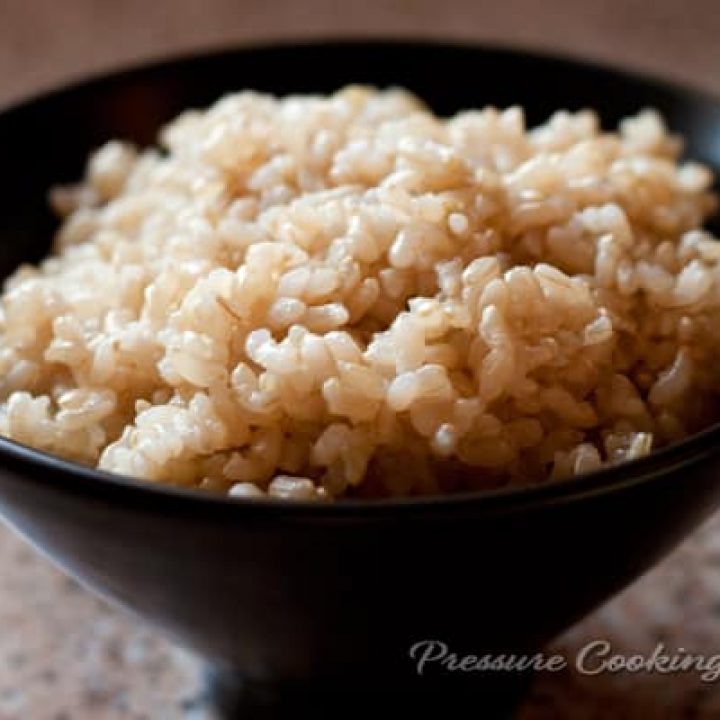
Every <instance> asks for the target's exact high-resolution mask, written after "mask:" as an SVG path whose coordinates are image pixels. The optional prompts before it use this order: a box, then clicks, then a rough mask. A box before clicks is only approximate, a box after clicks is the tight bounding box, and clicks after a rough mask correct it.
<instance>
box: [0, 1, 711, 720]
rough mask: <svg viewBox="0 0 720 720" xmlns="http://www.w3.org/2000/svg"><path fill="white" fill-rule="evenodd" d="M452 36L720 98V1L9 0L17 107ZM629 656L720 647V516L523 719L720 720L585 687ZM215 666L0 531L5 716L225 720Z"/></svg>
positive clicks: (684, 702)
mask: <svg viewBox="0 0 720 720" xmlns="http://www.w3.org/2000/svg"><path fill="white" fill-rule="evenodd" d="M339 34H342V35H372V34H382V35H386V36H387V35H392V36H419V35H424V36H430V35H435V36H442V37H454V38H469V39H481V40H489V41H492V42H502V43H510V44H516V45H527V46H534V47H540V48H545V49H550V50H553V51H560V52H565V53H567V52H570V53H574V54H579V55H584V56H588V57H592V58H598V59H601V60H606V61H609V62H612V63H614V64H618V65H623V66H628V67H632V68H636V69H641V70H648V71H651V72H653V73H656V74H660V75H664V76H667V77H670V78H673V79H675V80H677V81H681V82H686V83H691V84H693V85H698V86H703V87H706V88H710V89H713V90H715V91H718V90H720V42H718V38H719V37H720V12H718V11H717V0H685V1H684V2H678V1H677V0H654V2H647V0H592V1H586V2H584V1H583V0H544V2H542V3H539V2H536V0H503V2H501V3H497V2H490V0H445V1H444V2H443V3H442V4H441V5H439V4H438V3H437V2H436V0H383V1H380V2H378V1H377V0H366V1H365V2H362V3H353V2H349V3H343V2H337V0H303V2H297V0H274V1H273V0H245V1H244V2H238V0H155V1H154V2H152V3H149V2H147V0H124V1H123V2H120V3H111V2H104V1H103V0H64V2H62V3H57V2H55V0H32V2H20V1H19V0H0V104H4V103H6V102H8V101H10V100H12V99H15V98H19V97H22V96H26V95H30V94H32V93H33V92H35V91H37V90H39V89H42V88H44V87H49V86H51V85H54V84H57V83H59V82H63V81H65V80H67V79H69V78H73V77H79V76H82V75H86V74H88V73H92V72H98V71H101V70H104V69H107V68H110V67H116V66H118V65H122V64H127V63H129V62H137V61H139V60H142V59H146V58H151V57H158V56H164V55H168V54H170V53H176V52H186V51H189V50H193V49H197V48H203V47H208V46H217V45H228V44H232V43H236V42H248V41H257V40H263V39H267V38H277V37H286V36H294V37H309V36H322V35H325V36H328V35H339ZM597 639H607V640H609V641H610V642H611V643H612V646H613V648H614V649H615V650H616V651H617V652H619V653H625V654H626V655H630V654H634V653H643V654H645V655H648V654H650V653H651V652H652V651H653V649H654V648H655V647H656V645H657V643H658V642H662V643H664V644H665V646H666V647H667V648H668V649H670V650H676V649H678V648H683V649H684V650H685V651H687V652H693V653H700V654H704V655H707V656H710V655H714V654H716V653H718V652H720V516H718V517H716V518H715V519H714V520H713V521H711V522H710V523H709V524H708V525H706V526H705V527H704V528H703V529H702V530H701V531H699V532H698V533H696V534H695V535H694V536H693V537H692V538H690V539H689V540H688V541H687V542H686V543H685V544H684V545H683V546H682V547H681V548H680V549H679V550H678V551H676V553H675V554H674V555H673V556H672V557H671V558H669V559H668V560H666V561H665V562H664V563H663V564H661V565H660V566H658V567H657V568H656V569H655V570H653V571H652V572H651V573H649V574H648V575H646V576H645V577H644V578H643V579H641V580H640V581H639V582H638V583H636V584H635V585H634V586H633V587H632V588H630V589H629V590H627V591H626V592H625V593H623V594H622V595H621V596H619V597H617V598H616V599H614V600H613V601H612V602H610V603H609V604H607V605H606V606H605V607H604V608H602V609H601V610H600V611H598V612H597V613H595V614H594V615H593V616H592V617H590V618H588V619H586V620H585V621H584V622H583V623H581V624H580V625H579V626H578V627H576V628H574V629H573V630H572V631H571V632H569V633H567V634H566V635H565V636H564V637H563V638H561V639H560V640H559V641H558V642H557V643H556V644H555V646H554V647H553V648H552V649H551V650H553V651H555V652H560V653H562V654H563V655H565V656H566V657H567V658H568V659H569V661H570V662H569V664H570V668H569V669H568V670H566V671H563V672H561V673H552V674H551V673H545V674H542V675H539V676H538V678H537V681H536V682H535V685H534V687H533V689H532V692H531V695H530V697H529V698H528V700H527V701H526V702H525V704H524V706H523V708H522V710H521V712H520V718H521V720H566V719H567V720H574V719H576V718H580V719H582V720H611V719H612V720H625V719H627V720H635V719H637V718H642V719H643V720H665V719H666V718H667V719H672V720H676V719H677V720H680V719H682V718H688V719H689V718H692V719H693V720H710V719H711V718H718V717H720V680H718V681H715V682H703V681H702V680H701V679H700V677H699V676H698V674H697V673H693V672H688V673H677V674H673V675H661V674H629V673H618V674H604V675H602V676H596V677H590V676H584V675H582V674H580V673H578V672H577V671H575V670H574V669H573V667H572V666H573V662H572V661H573V658H574V657H575V656H576V655H577V653H578V651H579V650H580V649H582V648H583V647H584V646H585V645H586V644H587V643H588V642H589V641H592V640H597ZM212 717H213V715H212V713H211V711H210V708H209V706H208V705H207V703H206V702H205V698H204V696H203V691H202V680H201V666H200V664H199V662H198V661H197V659H195V658H193V657H191V656H189V655H188V654H186V653H185V652H183V651H181V650H178V649H177V648H174V647H172V646H171V645H170V644H169V643H167V642H166V641H165V640H164V639H163V638H161V637H160V636H159V635H157V634H156V633H155V632H153V631H152V630H151V629H149V628H147V627H145V626H143V625H142V624H141V623H140V622H138V621H137V620H135V619H131V618H128V617H126V616H125V615H123V614H121V613H120V612H118V611H116V610H114V609H111V608H109V607H107V606H106V605H105V604H103V603H102V602H100V601H98V600H96V599H94V598H93V597H91V596H90V595H89V594H88V593H86V592H85V591H84V590H82V589H81V588H79V587H78V586H77V585H76V584H75V583H74V582H72V581H70V580H68V579H66V578H65V577H64V576H62V575H61V574H60V573H59V572H57V571H56V570H54V569H53V568H52V567H51V566H50V565H49V564H48V562H47V561H46V560H44V559H42V558H40V557H39V556H38V555H36V554H35V552H34V551H33V550H31V549H29V548H28V547H27V546H26V545H25V544H24V543H23V542H21V541H20V540H19V539H18V538H16V537H15V536H14V535H13V534H12V533H11V532H9V531H7V530H5V529H0V720H140V719H141V718H143V719H147V720H211V719H212Z"/></svg>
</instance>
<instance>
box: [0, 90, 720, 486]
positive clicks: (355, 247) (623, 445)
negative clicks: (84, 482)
mask: <svg viewBox="0 0 720 720" xmlns="http://www.w3.org/2000/svg"><path fill="white" fill-rule="evenodd" d="M679 145H680V144H679V142H678V140H677V139H675V138H674V137H672V136H669V135H668V134H667V132H666V130H665V128H664V126H663V123H662V121H661V119H660V117H658V115H657V114H655V113H653V112H650V111H647V112H643V113H642V114H640V115H639V116H637V117H635V118H631V119H628V120H625V121H624V122H622V123H621V125H620V128H619V131H618V132H617V133H605V132H602V131H601V130H600V129H599V127H598V121H597V118H596V116H595V115H594V114H593V113H592V112H580V113H577V114H569V113H566V112H559V113H557V114H556V115H554V116H553V117H552V118H551V119H550V120H549V121H548V123H547V124H546V125H543V126H541V127H538V128H535V129H533V130H530V131H526V129H525V126H524V120H523V113H522V111H521V110H520V109H519V108H510V109H508V110H505V111H504V112H499V111H497V110H495V109H485V110H482V111H470V112H464V113H461V114H459V115H456V116H455V117H453V118H451V119H449V120H444V119H440V118H438V117H436V116H435V115H433V114H432V113H431V112H429V111H428V110H427V109H425V108H424V107H423V106H422V104H421V103H420V102H419V101H418V100H417V99H415V98H414V97H412V96H411V95H409V94H408V93H406V92H403V91H399V90H391V91H385V92H379V91H376V90H373V89H368V88H360V87H349V88H346V89H344V90H342V91H340V92H338V93H337V94H335V95H333V96H331V97H289V98H286V99H276V98H273V97H269V96H266V95H259V94H255V93H250V92H245V93H240V94H236V95H231V96H229V97H226V98H224V99H222V100H220V101H219V102H218V103H217V104H215V105H214V106H213V107H211V108H210V109H209V110H207V111H204V112H197V111H191V112H187V113H185V114H183V115H181V116H180V117H179V118H178V119H176V120H175V121H174V122H173V123H172V124H170V125H169V126H168V127H167V128H165V130H164V131H163V132H162V136H161V149H159V150H158V149H150V150H146V151H143V152H138V151H137V150H136V149H134V148H133V147H131V146H129V145H127V144H123V143H120V142H111V143H108V144H107V145H105V146H104V147H102V148H101V149H99V150H98V151H97V153H95V154H94V155H93V157H92V158H91V159H90V162H89V165H88V168H87V174H86V179H85V182H84V183H83V184H82V185H80V186H78V187H75V188H62V189H58V190H56V191H54V192H53V194H52V200H53V203H54V205H55V206H56V208H57V209H58V211H59V212H60V213H61V214H63V215H66V218H65V220H64V222H63V224H62V227H61V229H60V230H59V233H58V235H57V239H56V251H55V253H54V254H53V256H52V257H50V258H48V259H47V260H45V261H44V262H43V263H42V264H41V265H40V266H39V267H29V266H25V267H22V268H20V269H19V270H18V271H17V272H16V273H15V275H14V276H13V277H11V278H10V279H9V280H8V281H7V284H6V288H5V292H4V295H3V297H2V315H1V327H0V331H1V336H0V393H1V397H0V399H1V400H2V405H1V407H0V432H1V433H3V434H4V435H6V436H7V437H10V438H13V439H14V440H17V441H19V442H21V443H26V444H28V445H32V446H34V447H37V448H40V449H42V450H45V451H48V452H50V453H56V454H58V455H62V456H64V457H67V458H71V459H73V460H77V461H80V462H82V463H87V464H90V465H93V466H98V467H100V468H103V469H105V470H109V471H111V472H115V473H121V474H124V475H132V476H137V477H142V478H147V479H148V480H151V481H156V482H163V483H172V484H177V485H185V486H193V487H199V488H205V489H209V490H216V491H221V492H230V493H231V494H233V495H238V496H255V495H260V494H266V493H268V494H270V495H272V496H277V497H288V498H299V499H312V498H333V497H342V496H361V497H383V496H397V495H416V494H428V493H446V492H453V491H459V490H469V489H478V488H488V487H496V486H500V485H505V484H518V483H523V484H529V483H537V482H543V481H546V480H549V479H562V478H568V477H571V476H573V475H576V474H578V473H584V472H587V471H591V470H594V469H596V468H598V467H600V466H602V465H605V464H610V463H617V462H619V461H623V460H628V459H631V458H636V457H638V456H641V455H644V454H646V453H648V452H650V451H651V449H653V448H655V447H658V446H662V445H665V444H667V443H671V442H674V441H677V440H678V439H680V438H683V437H685V436H686V435H688V434H689V433H692V432H694V431H696V430H697V429H699V428H701V427H702V426H704V425H707V424H708V423H710V422H711V421H712V420H713V419H715V418H717V417H718V414H719V413H718V405H717V402H716V400H717V397H718V391H719V390H720V363H718V362H717V357H716V356H717V351H718V349H720V244H718V243H717V242H716V241H715V240H714V239H713V238H712V237H711V236H710V235H709V234H708V233H706V232H704V231H703V230H702V229H701V227H702V225H703V223H704V221H705V220H706V218H707V217H708V215H709V214H710V213H711V212H712V211H713V209H714V205H715V202H714V198H713V196H712V195H711V194H710V192H709V187H710V184H711V179H712V178H711V174H710V172H709V171H708V170H707V169H706V168H704V167H702V166H700V165H697V164H689V163H688V164H679V163H678V154H679V150H680V147H679Z"/></svg>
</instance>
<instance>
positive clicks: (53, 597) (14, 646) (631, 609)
mask: <svg viewBox="0 0 720 720" xmlns="http://www.w3.org/2000/svg"><path fill="white" fill-rule="evenodd" d="M0 573H1V574H0V720H215V718H216V716H215V715H214V714H213V712H212V710H211V708H210V705H209V703H208V702H207V700H206V698H205V696H204V694H203V686H202V675H201V665H200V663H199V661H198V660H197V659H196V658H193V657H192V656H190V655H189V654H187V653H186V652H184V651H182V650H179V649H177V648H175V647H173V646H172V645H170V644H169V643H168V642H166V641H165V640H164V639H163V638H161V637H160V636H159V635H158V634H157V633H155V632H154V631H153V630H151V629H150V628H148V627H146V626H144V625H143V624H142V623H141V622H139V621H138V620H135V619H133V618H129V617H127V616H125V615H124V614H123V613H120V612H119V611H117V610H115V609H113V608H110V607H108V606H107V605H105V604H104V603H103V602H101V601H99V600H96V599H95V598H94V597H92V596H91V595H90V594H88V593H87V592H86V591H85V590H83V589H82V588H80V587H79V586H78V585H77V584H76V583H75V582H73V581H72V580H69V579H67V578H66V577H64V576H63V575H62V574H61V573H59V572H58V571H57V570H55V569H54V568H53V567H51V566H50V564H49V563H48V562H47V561H46V560H45V559H44V558H41V557H40V556H38V555H37V554H36V553H35V551H34V550H32V549H30V548H29V547H28V546H27V545H26V544H25V543H24V542H23V541H21V540H19V539H18V538H17V537H16V536H15V535H14V534H12V533H11V532H10V531H8V530H6V529H2V530H0ZM598 639H606V640H608V641H609V642H610V643H611V644H612V646H613V648H614V650H615V651H617V652H618V653H621V654H626V655H631V654H634V653H643V654H645V655H646V656H647V655H649V654H650V653H651V652H652V650H653V649H654V648H655V646H656V645H657V643H658V642H662V643H664V644H665V646H666V647H667V648H668V650H671V651H675V650H676V649H678V648H680V647H682V648H684V649H685V650H686V651H687V652H692V653H699V654H704V655H706V656H711V655H715V654H718V653H720V515H718V516H716V517H715V518H714V519H713V520H712V521H711V522H710V523H709V524H707V525H706V526H705V527H704V528H702V529H701V530H700V531H699V532H698V533H696V534H695V535H694V536H693V537H692V538H690V539H689V540H688V541H687V542H686V543H685V544H684V545H683V546H682V547H681V548H679V549H678V550H677V551H676V552H675V553H674V554H673V555H672V556H671V557H670V558H668V559H667V560H665V561H664V562H663V563H662V564H661V565H659V566H658V567H656V568H655V569H654V570H652V571H651V572H650V573H648V574H647V575H646V576H645V577H644V578H642V579H641V580H640V581H638V582H637V583H636V584H635V585H634V586H632V587H631V588H629V589H628V590H626V591H625V592H624V593H623V594H622V595H620V596H618V597H617V598H615V599H614V600H613V601H612V602H610V603H608V604H607V605H606V606H604V607H603V608H602V609H601V610H599V611H598V612H596V613H595V614H594V615H592V616H591V617H589V618H587V619H586V620H585V621H584V622H582V623H581V624H580V625H578V626H577V627H575V628H574V629H573V630H571V631H570V632H569V633H567V634H566V635H565V636H564V637H563V638H561V639H560V640H559V641H558V642H556V643H555V644H554V646H553V647H552V648H551V649H550V650H551V651H552V652H558V653H562V654H563V655H564V656H565V657H567V658H568V659H569V660H570V665H571V666H572V665H573V664H574V663H573V658H574V657H575V655H576V654H577V652H578V650H579V649H580V648H582V647H583V646H584V645H585V644H586V643H587V642H589V641H594V640H598ZM718 717H720V680H718V681H716V682H714V683H704V682H702V680H701V679H700V677H699V676H698V674H697V673H684V674H683V673H680V674H674V675H659V674H641V675H631V674H627V673H620V674H616V675H612V674H604V675H600V676H584V675H581V674H579V673H577V672H576V671H574V670H573V669H569V670H567V671H563V672H561V673H558V674H554V673H553V674H549V673H544V674H539V675H538V677H537V679H536V681H535V683H534V686H533V688H532V690H531V693H530V696H529V697H528V699H527V701H526V702H525V703H524V705H523V707H522V709H521V711H520V713H519V720H577V718H582V719H583V720H624V719H628V720H630V719H635V718H642V719H643V720H666V719H669V718H672V719H673V720H682V719H685V718H687V719H688V720H689V719H691V718H692V720H711V719H712V720H716V719H717V718H718Z"/></svg>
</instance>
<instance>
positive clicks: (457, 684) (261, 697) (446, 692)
mask: <svg viewBox="0 0 720 720" xmlns="http://www.w3.org/2000/svg"><path fill="white" fill-rule="evenodd" d="M531 679H532V673H517V674H512V675H507V674H503V675H498V674H493V675H483V676H478V675H476V676H474V677H458V676H452V677H443V678H439V679H438V678H434V679H429V678H418V679H416V680H413V681H410V682H403V683H400V684H393V685H389V684H383V685H378V684H376V683H374V682H372V681H366V682H357V681H352V682H345V681H338V680H333V681H327V682H318V683H311V684H308V683H304V684H302V685H297V686H292V685H276V684H273V683H270V682H268V683H263V682H257V681H248V680H247V679H245V678H243V676H242V675H241V674H239V673H236V672H234V671H232V670H228V669H225V668H219V667H213V666H210V667H209V668H208V669H207V671H206V680H207V688H208V693H209V697H210V701H211V704H212V705H213V706H214V708H215V709H216V711H217V712H218V714H219V717H220V718H222V720H239V719H240V718H242V720H275V719H276V718H282V719H285V718H288V717H292V716H298V717H316V718H326V717H328V718H338V717H342V718H343V720H352V719H354V718H363V720H368V718H370V719H372V718H373V717H388V714H389V713H390V712H391V711H393V712H394V711H398V712H401V714H400V715H399V717H412V718H425V717H463V716H466V715H467V714H468V712H471V713H473V711H474V714H476V715H477V716H478V717H482V718H483V720H510V719H511V718H512V717H513V715H514V713H515V710H516V709H517V707H518V705H519V703H520V701H521V700H522V699H523V697H524V696H525V694H526V692H527V690H528V688H529V685H530V682H531Z"/></svg>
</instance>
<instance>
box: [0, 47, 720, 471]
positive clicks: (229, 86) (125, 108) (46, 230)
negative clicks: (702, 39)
mask: <svg viewBox="0 0 720 720" xmlns="http://www.w3.org/2000/svg"><path fill="white" fill-rule="evenodd" d="M350 82H353V83H368V84H374V85H378V86H392V85H400V86H403V87H406V88H408V89H410V90H412V91H414V92H415V93H417V94H418V95H419V96H420V97H422V98H423V99H424V100H425V101H426V102H428V104H429V105H430V106H431V107H432V108H433V109H434V110H435V111H436V112H438V113H440V114H443V115H449V114H452V113H455V112H457V111H459V110H462V109H467V108H473V107H475V108H477V107H483V106H485V105H495V106H498V107H507V106H510V105H514V104H517V105H521V106H522V107H523V108H524V109H525V111H526V116H527V122H528V124H529V125H533V124H536V123H539V122H541V121H543V120H545V119H546V118H547V117H548V116H549V115H551V114H552V113H553V112H554V111H556V110H557V109H560V108H566V109H569V110H578V109H582V108H593V109H595V110H597V111H598V113H599V115H600V117H601V121H602V123H603V126H604V127H608V128H612V127H614V126H615V125H616V124H617V122H618V121H619V120H620V119H621V118H623V117H625V116H627V115H630V114H633V113H636V112H638V111H639V110H641V109H643V108H646V107H654V108H657V109H658V110H659V111H660V112H661V113H662V114H663V115H664V116H665V118H666V119H667V121H668V124H669V126H670V128H671V129H672V130H673V131H674V132H677V133H679V134H681V135H682V136H683V137H684V138H685V141H686V143H685V153H686V155H687V156H688V157H691V158H693V159H697V160H700V161H703V162H704V163H706V164H708V165H710V166H711V167H713V168H720V102H718V101H717V100H715V99H713V98H711V97H709V96H707V95H704V94H702V93H700V92H697V91H693V90H688V89H683V88H678V87H673V86H671V85H667V84H664V83H662V82H659V81H655V80H652V79H648V78H644V77H642V76H638V75H632V74H628V73H624V72H621V71H617V70H611V69H607V68H600V67H597V66H594V65H591V64H587V63H583V62H577V61H573V60H568V59H560V58H553V57H549V56H543V55H537V54H531V53H523V52H517V51H512V50H505V49H499V48H485V47H478V46H463V45H448V44H439V43H429V42H365V41H353V42H322V43H308V44H298V45H283V46H267V47H256V48H245V49H238V50H232V51H226V52H217V53H214V54H209V55H202V56H198V57H190V58H186V59H179V60H172V61H168V62H163V63H159V64H155V65H150V66H145V67H141V68H138V69H133V70H129V71H125V72H120V73H117V74H114V75H111V76H106V77H101V78H98V79H94V80H90V81H87V82H84V83H81V84H78V85H74V86H71V87H70V88H68V89H65V90H60V91H57V92H54V93H51V94H48V95H44V96H42V97H40V98H39V99H37V100H31V101H29V102H27V103H24V104H22V105H19V106H17V107H15V108H11V109H9V110H6V111H5V112H2V113H0V167H2V173H0V198H2V203H3V211H2V212H1V213H0V277H5V276H6V275H8V274H9V273H10V272H12V271H13V270H14V269H15V268H16V267H17V266H18V265H19V264H20V263H22V262H36V261H38V260H39V259H41V258H42V257H43V256H45V255H46V253H47V252H48V249H49V246H50V242H51V238H52V233H53V229H54V227H55V225H56V220H55V219H54V217H53V216H52V214H51V213H50V211H49V208H48V203H47V192H48V189H49V188H50V187H52V186H53V185H56V184H58V183H62V182H73V181H76V180H77V179H79V178H80V176H81V173H82V170H83V165H84V162H85V159H86V157H87V155H88V153H89V152H90V151H91V150H92V149H93V148H95V147H97V146H98V145H99V144H101V143H102V142H104V141H106V140H108V139H110V138H125V139H129V140H132V141H134V142H136V143H138V144H140V145H147V144H150V143H153V142H154V141H155V139H156V136H157V131H158V129H159V128H160V127H161V126H162V125H163V124H164V123H165V122H167V121H168V120H170V119H172V118H173V117H174V116H175V115H177V114H178V113H179V112H181V111H183V110H185V109H187V108H191V107H203V106H207V105H208V104H210V103H212V102H213V101H214V100H215V99H217V98H218V97H220V96H222V95H224V94H226V93H229V92H233V91H238V90H243V89H254V90H259V91H265V92H271V93H274V94H278V95H283V94H288V93H301V92H302V93H311V92H315V93H327V92H332V91H334V90H336V89H338V88H340V87H342V86H344V85H346V84H348V83H350ZM5 445H6V444H5ZM36 456H37V457H38V458H41V457H42V456H41V454H36Z"/></svg>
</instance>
